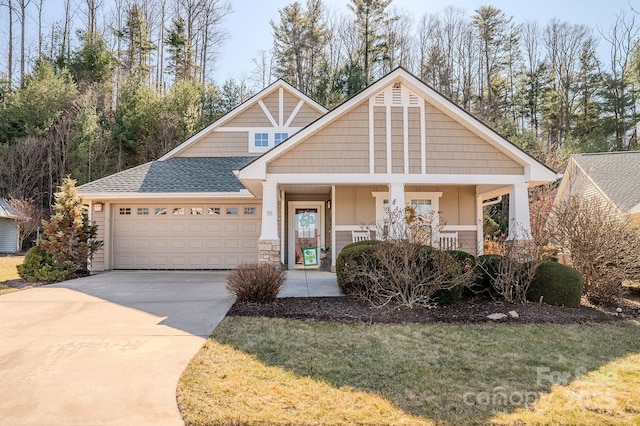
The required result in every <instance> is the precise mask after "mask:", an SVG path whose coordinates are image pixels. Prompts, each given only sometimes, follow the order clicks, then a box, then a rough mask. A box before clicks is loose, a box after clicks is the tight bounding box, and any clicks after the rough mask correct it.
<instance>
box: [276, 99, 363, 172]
mask: <svg viewBox="0 0 640 426" xmlns="http://www.w3.org/2000/svg"><path fill="white" fill-rule="evenodd" d="M368 123H369V121H368V101H367V102H363V103H361V104H360V105H358V106H357V107H355V108H354V109H353V110H351V111H350V112H348V113H346V114H345V115H344V116H342V117H340V118H339V119H337V120H336V121H334V122H333V123H331V124H330V125H328V126H326V127H325V128H323V129H321V130H319V131H318V132H317V133H315V134H314V135H312V136H309V137H308V138H307V139H305V140H304V141H302V142H301V143H300V144H298V145H297V146H295V147H294V148H293V149H291V150H290V151H287V152H286V153H284V154H282V155H281V156H280V157H278V158H276V159H275V160H274V161H272V162H271V163H269V164H268V165H267V171H268V173H368V172H369V136H368V133H369V132H368Z"/></svg>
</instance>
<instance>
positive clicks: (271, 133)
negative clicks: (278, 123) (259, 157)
mask: <svg viewBox="0 0 640 426" xmlns="http://www.w3.org/2000/svg"><path fill="white" fill-rule="evenodd" d="M298 130H300V128H299V127H266V128H265V127H256V128H253V129H247V131H248V133H249V152H250V153H261V152H267V151H269V150H270V149H271V148H273V147H274V146H276V133H286V134H287V139H289V138H290V137H291V136H293V134H294V133H296V132H297V131H298ZM257 133H266V134H267V135H268V136H267V137H268V144H267V146H255V140H256V134H257ZM287 139H285V140H284V141H286V140H287ZM284 141H282V142H280V144H282V143H283V142H284ZM280 144H279V145H280Z"/></svg>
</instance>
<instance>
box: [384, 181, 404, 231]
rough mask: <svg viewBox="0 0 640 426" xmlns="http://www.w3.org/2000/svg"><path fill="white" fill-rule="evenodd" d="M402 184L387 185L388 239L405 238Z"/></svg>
mask: <svg viewBox="0 0 640 426" xmlns="http://www.w3.org/2000/svg"><path fill="white" fill-rule="evenodd" d="M404 207H405V205H404V183H390V184H389V219H390V222H389V224H388V226H389V237H391V238H393V239H402V238H406V222H405V221H404Z"/></svg>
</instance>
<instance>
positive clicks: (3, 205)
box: [0, 198, 28, 219]
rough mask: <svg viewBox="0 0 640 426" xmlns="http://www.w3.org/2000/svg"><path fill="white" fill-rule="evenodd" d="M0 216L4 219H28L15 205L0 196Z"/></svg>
mask: <svg viewBox="0 0 640 426" xmlns="http://www.w3.org/2000/svg"><path fill="white" fill-rule="evenodd" d="M0 218H2V219H28V217H27V216H26V215H25V214H24V213H22V212H21V211H20V210H18V209H16V208H15V207H13V206H12V205H11V204H9V202H8V201H7V200H5V199H3V198H0Z"/></svg>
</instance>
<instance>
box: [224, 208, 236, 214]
mask: <svg viewBox="0 0 640 426" xmlns="http://www.w3.org/2000/svg"><path fill="white" fill-rule="evenodd" d="M227 214H232V215H237V214H238V208H237V207H227Z"/></svg>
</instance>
